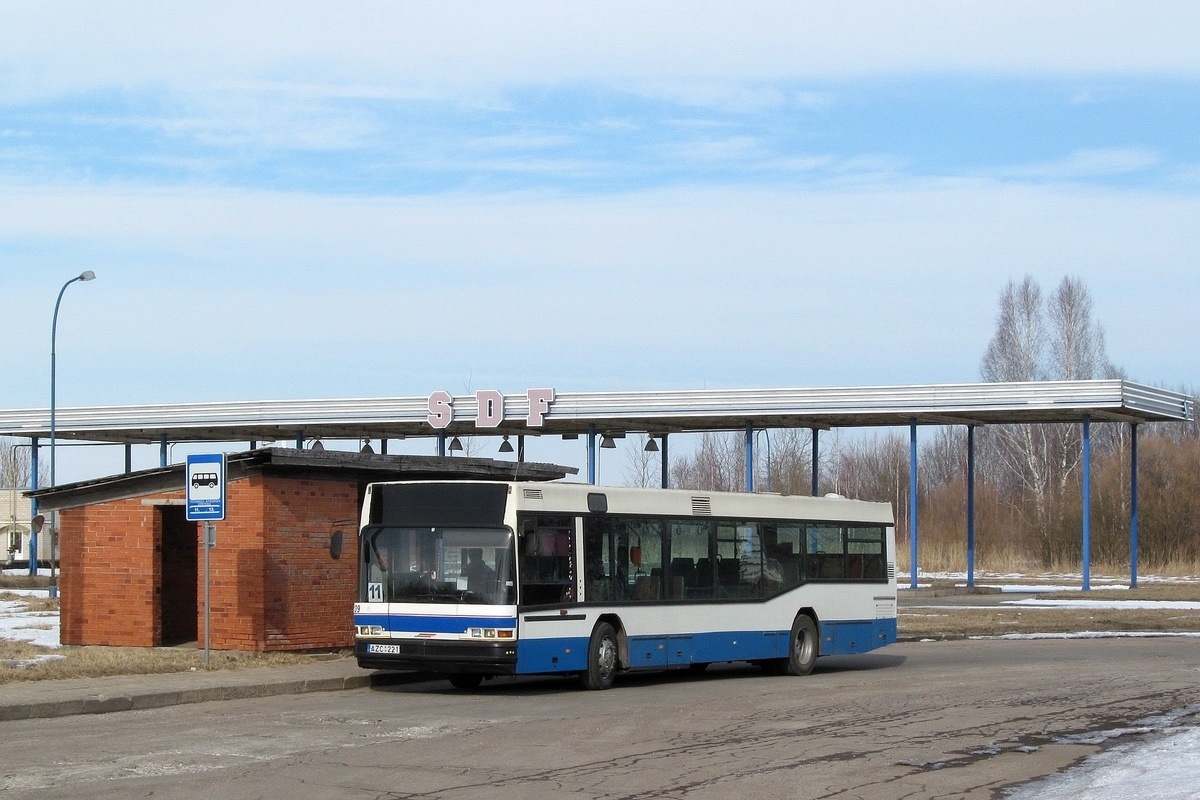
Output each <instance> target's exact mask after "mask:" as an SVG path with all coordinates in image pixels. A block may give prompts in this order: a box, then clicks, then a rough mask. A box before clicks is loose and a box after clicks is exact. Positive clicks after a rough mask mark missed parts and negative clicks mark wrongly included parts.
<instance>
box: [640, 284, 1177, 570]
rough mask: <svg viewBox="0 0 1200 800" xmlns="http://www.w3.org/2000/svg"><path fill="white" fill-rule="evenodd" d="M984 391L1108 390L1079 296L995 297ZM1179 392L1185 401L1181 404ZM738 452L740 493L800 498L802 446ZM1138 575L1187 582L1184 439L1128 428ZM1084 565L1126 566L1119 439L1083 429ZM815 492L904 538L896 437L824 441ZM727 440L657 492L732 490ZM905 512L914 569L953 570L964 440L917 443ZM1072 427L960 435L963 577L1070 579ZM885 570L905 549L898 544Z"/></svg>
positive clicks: (1112, 369)
mask: <svg viewBox="0 0 1200 800" xmlns="http://www.w3.org/2000/svg"><path fill="white" fill-rule="evenodd" d="M980 377H981V378H982V379H983V380H984V381H985V382H1001V381H1003V382H1009V381H1042V380H1090V379H1096V378H1122V377H1125V376H1124V373H1123V371H1122V370H1121V369H1120V368H1118V367H1117V366H1115V365H1114V364H1112V362H1111V361H1110V360H1109V358H1108V354H1107V350H1106V346H1105V334H1104V330H1103V328H1102V327H1101V326H1100V324H1099V323H1098V322H1097V321H1096V320H1095V319H1094V316H1093V305H1092V300H1091V296H1090V294H1089V292H1088V290H1087V287H1086V286H1085V285H1084V283H1083V282H1082V281H1081V280H1079V279H1077V278H1073V277H1067V278H1064V279H1063V280H1062V282H1061V283H1060V284H1059V285H1058V287H1057V288H1056V289H1055V291H1054V292H1052V293H1051V294H1049V295H1045V294H1044V293H1043V292H1042V289H1041V287H1040V286H1039V285H1038V284H1037V282H1036V281H1035V280H1034V279H1033V278H1031V277H1026V278H1025V279H1024V280H1023V281H1020V282H1017V281H1010V282H1009V284H1008V285H1007V286H1006V287H1005V288H1004V290H1003V291H1002V292H1001V295H1000V302H999V310H998V314H997V319H996V328H995V332H994V334H993V336H992V338H991V340H990V342H989V343H988V346H987V349H986V350H985V352H984V355H983V358H982V360H981V364H980ZM1184 391H1185V393H1190V394H1194V392H1190V391H1189V390H1184ZM758 436H760V437H761V438H760V440H759V443H758V444H757V445H756V447H755V448H754V451H755V464H754V485H755V488H756V489H760V490H765V491H774V492H780V493H783V494H809V493H810V491H811V482H812V462H811V453H812V434H811V432H810V431H808V430H807V429H780V430H772V431H762V432H760V433H759V434H758ZM1137 436H1138V483H1139V487H1138V489H1139V491H1138V512H1139V513H1138V520H1139V522H1138V530H1139V542H1140V546H1139V556H1138V557H1139V565H1140V566H1142V567H1144V568H1146V569H1151V570H1160V571H1167V572H1195V571H1197V570H1198V569H1200V535H1198V534H1200V425H1198V424H1197V423H1196V422H1195V421H1192V422H1187V423H1150V424H1144V425H1140V426H1138V431H1137ZM1091 437H1092V462H1091V477H1092V480H1091V531H1092V533H1091V543H1092V550H1091V557H1092V563H1093V564H1094V565H1095V566H1096V567H1097V568H1099V569H1110V570H1112V571H1115V572H1120V571H1127V570H1128V568H1129V562H1130V549H1129V542H1130V524H1131V503H1132V495H1131V480H1130V479H1131V475H1130V468H1131V463H1130V462H1131V450H1132V431H1131V429H1130V426H1129V425H1128V424H1126V423H1108V422H1093V423H1092V424H1091ZM819 453H820V457H819V463H818V464H817V469H818V476H819V486H820V491H821V493H828V492H833V493H836V494H839V495H843V496H845V497H853V498H858V499H863V500H876V501H885V502H890V503H891V504H892V506H893V509H894V510H895V515H896V531H897V536H898V539H899V541H901V542H907V537H908V534H909V531H908V526H909V503H910V499H909V432H908V429H907V428H906V429H904V430H903V431H900V430H896V429H882V430H870V431H863V430H855V431H841V430H837V429H835V430H833V431H829V432H826V433H823V434H822V435H821V438H820V448H819ZM654 455H655V454H652V453H651V454H647V453H644V452H643V451H642V450H641V448H637V450H636V452H631V453H630V454H629V456H628V461H627V464H626V480H627V482H628V483H631V484H633V485H646V486H654V485H658V481H659V473H658V468H657V460H656V459H654V460H653V463H651V457H652V456H654ZM745 458H746V453H745V445H744V439H743V436H742V434H741V433H730V434H719V433H717V434H705V435H703V436H702V437H701V439H700V441H699V445H698V447H697V448H696V449H695V451H694V452H693V453H690V454H686V455H682V456H679V457H676V458H674V459H672V463H671V465H670V480H671V485H672V486H674V487H679V488H691V489H700V490H709V491H741V490H743V489H744V488H745V474H746V468H745V466H746V462H745ZM917 459H918V470H917V471H918V474H917V505H918V507H917V514H918V527H919V539H918V544H919V548H920V552H919V555H918V558H919V561H920V564H921V568H922V569H935V570H941V569H947V570H961V569H964V568H965V563H966V555H965V549H966V514H967V509H966V504H967V493H966V481H967V430H966V428H965V427H963V426H953V427H939V428H936V429H922V430H921V431H920V432H919V434H918V456H917ZM1081 473H1082V425H1081V424H1078V423H1075V424H1066V423H1062V424H1021V425H986V426H978V427H976V428H975V508H976V513H975V520H976V522H975V530H976V561H975V564H976V568H977V569H983V570H996V571H1005V570H1021V569H1047V570H1071V571H1074V570H1078V569H1079V567H1080V564H1081V556H1082V537H1081V530H1082V524H1083V523H1082V520H1083V513H1082V508H1083V505H1082V480H1081V477H1082V474H1081ZM897 549H898V550H899V551H900V552H899V554H898V557H899V562H900V565H901V567H902V568H903V567H905V566H906V565H907V559H908V555H907V554H908V548H907V546H898V547H897Z"/></svg>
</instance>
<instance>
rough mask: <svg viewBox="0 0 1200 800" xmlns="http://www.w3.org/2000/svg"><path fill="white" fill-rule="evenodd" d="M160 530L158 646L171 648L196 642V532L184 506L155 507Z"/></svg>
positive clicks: (197, 542)
mask: <svg viewBox="0 0 1200 800" xmlns="http://www.w3.org/2000/svg"><path fill="white" fill-rule="evenodd" d="M157 513H158V515H159V522H160V523H161V527H162V546H161V547H160V548H159V551H158V552H159V565H158V566H159V570H158V574H159V576H160V580H161V583H160V584H159V586H158V590H159V599H160V602H159V616H160V619H159V622H160V623H161V624H160V626H159V630H160V631H161V632H162V633H161V641H159V642H158V644H159V645H162V646H167V647H170V646H171V645H177V644H183V643H185V642H194V641H196V636H197V630H198V627H197V623H196V613H197V609H198V603H197V597H196V594H197V590H196V582H197V566H196V564H197V555H196V553H197V551H198V550H199V542H200V540H199V538H198V536H199V532H198V530H197V527H196V523H195V522H188V520H187V510H186V509H185V508H184V507H183V506H158V507H157Z"/></svg>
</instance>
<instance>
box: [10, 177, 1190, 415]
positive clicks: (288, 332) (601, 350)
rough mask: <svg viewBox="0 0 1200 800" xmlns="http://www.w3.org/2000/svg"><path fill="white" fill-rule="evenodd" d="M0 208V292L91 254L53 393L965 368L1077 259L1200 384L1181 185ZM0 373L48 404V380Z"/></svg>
mask: <svg viewBox="0 0 1200 800" xmlns="http://www.w3.org/2000/svg"><path fill="white" fill-rule="evenodd" d="M0 202H3V204H4V206H5V207H6V208H9V209H12V210H13V211H12V212H11V213H8V214H5V215H3V216H0V259H2V260H0V276H2V277H0V283H2V284H3V287H2V291H3V294H4V295H5V296H6V297H13V298H24V299H23V300H22V302H26V303H33V304H34V305H36V303H37V302H38V298H41V302H42V304H43V305H47V304H48V303H49V302H50V300H52V297H53V293H54V291H56V290H57V287H58V286H60V285H61V283H62V280H64V278H63V277H62V275H61V274H60V273H61V272H62V271H63V269H64V267H63V265H64V264H66V265H76V266H77V265H80V264H86V265H87V268H91V269H94V270H95V271H96V273H97V275H98V276H99V279H98V280H97V281H95V282H94V283H89V284H87V288H86V294H85V291H84V290H80V291H78V292H77V293H74V294H73V296H72V297H71V298H70V307H69V309H67V313H65V314H64V317H63V319H62V320H60V330H59V335H60V337H61V338H60V341H61V342H63V343H64V348H63V354H62V358H63V360H64V363H63V367H64V369H66V370H67V371H68V373H69V374H71V375H72V376H73V378H72V380H71V381H70V384H71V385H70V386H69V387H67V386H65V385H64V391H66V392H67V395H66V397H67V399H64V402H65V403H68V404H77V403H81V402H97V403H120V402H142V401H146V400H152V399H158V398H161V397H163V395H164V393H165V392H168V391H170V392H182V391H183V390H184V388H185V387H186V388H187V390H188V391H190V392H191V394H189V395H187V396H191V397H193V399H229V398H238V397H246V396H262V395H263V394H264V393H265V394H267V395H269V396H286V395H288V394H292V393H295V392H292V391H288V390H286V389H285V388H271V387H291V386H292V383H294V382H295V381H299V380H301V379H300V378H298V377H296V376H298V375H302V376H304V378H303V385H302V388H300V389H298V390H297V391H298V392H299V394H303V395H306V396H345V395H347V394H364V393H365V394H372V393H374V392H375V391H384V390H383V389H377V390H373V389H372V387H377V386H382V385H384V384H385V383H386V385H388V386H391V387H392V388H391V389H388V390H386V391H391V392H396V391H400V390H399V389H397V388H396V381H397V380H399V381H401V382H404V381H407V382H408V383H405V384H404V385H405V386H406V387H407V391H409V392H411V393H415V394H420V393H421V392H423V391H429V390H430V387H429V382H430V381H435V380H440V381H444V380H446V377H445V376H446V375H450V376H453V375H455V374H459V373H462V374H474V375H476V376H477V377H478V378H479V379H480V380H486V382H487V383H488V384H494V385H499V386H503V387H509V386H512V385H517V386H520V385H522V384H523V383H524V382H525V381H538V380H541V381H550V382H551V383H553V384H555V385H559V386H567V385H568V384H570V385H571V387H572V389H574V390H584V389H603V388H639V387H640V388H687V387H689V386H696V385H710V386H713V385H726V386H728V385H734V386H738V385H785V384H792V385H819V384H833V385H839V384H849V385H853V384H865V383H908V382H945V381H955V380H972V379H974V378H975V376H976V370H977V365H978V361H979V357H980V354H981V353H982V350H983V347H984V346H985V345H986V341H987V338H988V336H989V335H990V327H991V319H992V317H993V315H994V309H995V303H996V298H997V297H998V293H999V291H1000V289H1001V288H1002V287H1003V285H1004V284H1005V283H1006V282H1007V281H1008V280H1009V279H1010V278H1018V279H1019V278H1020V277H1021V276H1023V275H1025V274H1026V273H1028V274H1032V275H1033V276H1034V277H1035V278H1036V279H1038V280H1039V281H1040V282H1041V283H1042V284H1043V286H1053V285H1055V284H1056V283H1057V282H1058V281H1059V280H1061V278H1062V276H1063V275H1066V274H1070V275H1078V276H1080V277H1081V278H1083V279H1084V281H1085V282H1086V283H1087V285H1088V286H1089V288H1090V289H1091V291H1092V293H1093V296H1094V298H1095V302H1096V315H1097V318H1098V319H1099V320H1100V321H1101V322H1102V324H1104V325H1105V327H1106V328H1107V331H1108V341H1109V348H1110V353H1111V355H1112V356H1113V358H1114V360H1116V361H1117V363H1119V364H1121V365H1122V366H1125V367H1126V368H1127V369H1129V370H1130V372H1131V374H1132V375H1133V376H1134V377H1136V378H1138V379H1141V380H1147V381H1151V382H1154V381H1165V382H1166V383H1167V384H1169V385H1178V384H1180V383H1189V382H1190V383H1193V384H1196V383H1200V376H1197V375H1195V374H1192V371H1193V370H1194V358H1193V352H1192V351H1193V349H1194V347H1193V342H1192V339H1191V335H1192V324H1191V319H1192V313H1191V312H1192V309H1191V308H1190V304H1191V298H1194V297H1195V296H1196V295H1197V294H1198V293H1200V275H1197V274H1196V273H1195V272H1194V271H1193V270H1191V269H1190V267H1189V266H1188V265H1190V264H1191V263H1192V261H1193V260H1194V259H1191V258H1190V257H1189V256H1188V254H1193V255H1194V254H1195V253H1198V252H1200V231H1198V230H1197V228H1196V226H1195V220H1196V219H1197V218H1200V198H1196V197H1191V196H1174V195H1171V194H1168V193H1138V192H1120V193H1118V192H1111V191H1101V190H1082V189H1069V188H1063V187H1040V188H1039V187H1029V186H1005V185H998V184H995V183H990V182H986V181H974V182H971V181H958V182H929V183H912V184H908V185H904V186H888V187H875V188H858V189H845V190H828V189H827V190H821V191H817V190H813V191H808V192H794V191H774V190H763V189H744V188H733V189H699V188H683V189H675V190H662V191H654V192H645V193H630V194H624V195H610V196H603V197H568V198H564V197H558V196H545V195H536V194H517V195H509V196H502V197H496V196H489V197H479V196H469V195H446V196H438V197H428V198H402V199H394V198H320V197H312V196H303V195H290V194H279V193H269V192H236V191H218V190H213V191H202V190H194V189H177V190H171V191H146V190H143V189H140V188H137V187H129V188H126V189H120V188H113V187H103V188H101V187H97V188H91V189H87V188H72V189H52V188H39V189H31V188H12V187H0ZM23 243H36V248H34V250H33V252H35V253H36V256H35V257H34V258H23V257H22V258H19V257H17V255H16V254H18V253H20V252H21V248H22V246H23ZM72 268H74V267H72ZM68 271H69V270H68ZM1134 275H1136V280H1135V279H1133V278H1132V277H1131V276H1134ZM27 284H35V286H34V287H33V288H30V287H29V286H28V285H27ZM46 298H50V299H46ZM204 319H220V320H221V321H222V326H221V329H220V340H221V343H222V346H223V347H224V348H226V352H227V354H228V355H227V357H226V358H224V359H223V360H222V361H221V369H220V371H219V372H218V373H216V374H214V375H212V376H211V380H209V381H208V382H207V383H206V382H204V381H200V380H198V379H197V378H196V377H195V376H190V375H187V374H180V373H179V365H178V363H177V362H178V360H179V352H178V347H179V344H178V343H179V342H180V341H183V340H185V339H186V336H187V335H188V334H187V332H188V331H189V330H190V329H192V328H193V327H194V326H195V324H197V323H198V322H200V321H201V320H204ZM39 320H41V318H40V317H36V315H35V319H34V320H33V321H32V322H31V324H29V325H23V326H18V327H17V328H16V329H14V330H11V331H10V332H9V333H10V336H9V341H10V343H11V349H12V351H13V352H15V353H17V354H18V355H17V358H16V363H15V364H13V365H12V368H13V370H14V372H13V374H41V371H42V367H43V365H42V364H41V363H40V359H41V357H40V356H37V355H36V354H37V353H40V352H42V347H41V343H42V341H43V338H44V335H45V336H48V331H45V332H43V331H42V330H40V327H39V326H40V322H39ZM1150 320H1153V321H1154V324H1153V325H1147V322H1148V321H1150ZM46 324H47V325H48V321H46ZM150 331H153V333H152V334H150V333H148V332H150ZM66 343H70V346H66ZM434 344H436V345H437V346H436V347H434V346H433V345H434ZM748 346H749V347H751V348H752V350H753V356H751V357H747V356H746V348H747V347H748ZM531 348H532V349H531ZM531 353H536V358H531ZM580 353H588V354H590V355H591V357H590V358H589V359H588V363H587V364H586V365H584V364H581V363H580V361H579V359H580ZM21 354H28V355H21ZM26 362H28V363H26ZM118 365H119V368H118V369H117V370H116V371H115V372H114V371H113V370H114V367H116V366H118ZM597 365H602V366H597ZM64 374H66V373H64ZM438 376H442V377H438ZM188 381H195V384H194V385H193V384H191V383H189V382H188ZM381 381H383V383H381ZM389 381H390V383H389ZM347 382H349V383H347ZM298 385H299V384H298ZM531 385H532V384H531ZM264 387H266V388H264ZM85 394H86V395H87V399H86V400H84V399H82V398H83V396H84V395H85ZM11 395H12V397H13V398H14V399H13V400H10V402H9V405H24V404H29V405H36V404H37V403H38V402H41V394H40V392H39V391H38V390H37V387H36V386H25V385H14V386H12V387H11ZM26 395H28V396H27V399H17V398H25V397H26Z"/></svg>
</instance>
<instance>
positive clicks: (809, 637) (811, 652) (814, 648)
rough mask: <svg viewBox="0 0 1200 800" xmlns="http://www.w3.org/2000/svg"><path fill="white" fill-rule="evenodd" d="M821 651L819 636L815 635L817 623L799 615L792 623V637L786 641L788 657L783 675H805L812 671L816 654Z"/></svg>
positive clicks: (803, 615)
mask: <svg viewBox="0 0 1200 800" xmlns="http://www.w3.org/2000/svg"><path fill="white" fill-rule="evenodd" d="M820 649H821V638H820V634H818V633H817V623H816V622H814V621H813V618H812V617H810V616H808V615H807V614H800V615H798V616H797V617H796V621H795V622H793V623H792V636H791V638H790V639H789V640H788V657H787V659H786V660H785V662H784V663H785V666H784V670H783V671H784V673H785V674H787V675H807V674H809V673H810V672H812V671H813V666H814V665H815V664H816V663H817V654H818V653H819V652H820Z"/></svg>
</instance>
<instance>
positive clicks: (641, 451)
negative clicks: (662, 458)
mask: <svg viewBox="0 0 1200 800" xmlns="http://www.w3.org/2000/svg"><path fill="white" fill-rule="evenodd" d="M649 441H650V437H649V436H647V435H646V434H644V433H639V434H638V435H637V436H636V437H635V438H634V439H633V440H632V441H630V444H631V446H630V447H627V448H626V449H625V485H626V486H640V487H643V488H647V487H655V486H659V485H661V483H662V475H661V468H660V462H659V455H660V454H659V453H654V452H647V451H646V443H647V442H649Z"/></svg>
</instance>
